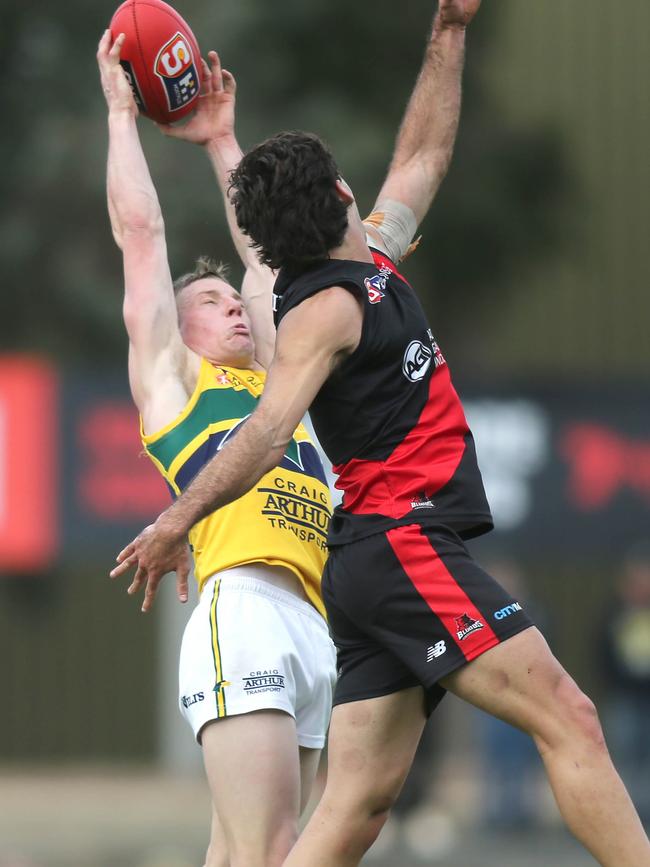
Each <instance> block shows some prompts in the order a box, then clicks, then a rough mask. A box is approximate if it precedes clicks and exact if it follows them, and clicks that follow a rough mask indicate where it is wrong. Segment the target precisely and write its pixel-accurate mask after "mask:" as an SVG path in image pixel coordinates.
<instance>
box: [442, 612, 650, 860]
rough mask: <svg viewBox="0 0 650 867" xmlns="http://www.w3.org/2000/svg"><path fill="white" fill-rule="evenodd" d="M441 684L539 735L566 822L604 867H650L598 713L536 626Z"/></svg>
mask: <svg viewBox="0 0 650 867" xmlns="http://www.w3.org/2000/svg"><path fill="white" fill-rule="evenodd" d="M442 683H443V685H444V686H445V687H447V689H449V690H450V691H451V692H453V693H455V694H456V695H458V696H459V697H460V698H463V699H466V700H467V701H469V702H471V703H472V704H473V705H475V706H476V707H479V708H481V709H482V710H484V711H487V713H490V714H492V715H494V716H497V717H500V718H501V719H503V720H505V721H506V722H509V723H511V724H513V725H515V726H517V727H518V728H520V729H523V730H524V731H526V732H528V733H529V734H531V735H532V736H533V738H534V740H535V743H536V744H537V747H538V749H539V752H540V754H541V757H542V760H543V761H544V765H545V767H546V771H547V773H548V777H549V780H550V783H551V786H552V788H553V793H554V795H555V798H556V800H557V803H558V806H559V808H560V812H561V813H562V816H563V817H564V820H565V822H566V823H567V825H568V827H569V829H570V830H571V831H572V832H573V834H574V835H575V836H576V837H577V838H578V840H580V842H581V843H583V844H584V846H585V847H586V848H587V849H588V850H589V851H590V852H591V854H592V855H593V856H594V858H596V860H597V861H598V862H599V864H601V865H603V867H647V865H648V864H650V842H648V838H647V836H646V833H645V831H644V830H643V826H642V825H641V822H640V820H639V817H638V815H637V813H636V810H635V809H634V806H633V804H632V802H631V800H630V797H629V795H628V794H627V791H626V790H625V787H624V785H623V783H622V781H621V779H620V777H619V775H618V773H617V772H616V769H615V768H614V766H613V764H612V761H611V759H610V757H609V753H608V751H607V747H606V745H605V740H604V738H603V733H602V729H601V727H600V723H599V721H598V715H597V713H596V709H595V708H594V706H593V704H592V702H591V701H590V700H589V699H588V698H587V696H585V695H584V693H582V692H581V691H580V689H579V688H578V686H577V685H576V684H575V682H574V681H573V680H572V679H571V678H570V677H569V675H568V674H567V673H566V671H565V670H564V669H563V668H562V666H561V665H560V664H559V662H558V661H557V660H556V659H555V657H554V656H553V654H552V653H551V651H550V649H549V647H548V645H547V644H546V641H545V640H544V638H543V637H542V635H541V633H540V632H539V631H538V630H537V629H535V628H531V629H527V630H525V631H524V632H521V633H519V634H518V635H515V636H514V637H513V638H510V639H508V640H507V641H505V642H503V643H502V644H500V645H498V646H497V647H494V648H492V650H489V651H488V652H487V653H484V654H483V655H482V656H480V657H479V658H478V659H475V660H474V661H473V662H470V663H469V664H468V665H466V666H464V667H463V668H461V669H459V670H458V671H456V672H454V673H453V674H452V675H450V676H449V677H447V678H445V679H444V680H443V681H442Z"/></svg>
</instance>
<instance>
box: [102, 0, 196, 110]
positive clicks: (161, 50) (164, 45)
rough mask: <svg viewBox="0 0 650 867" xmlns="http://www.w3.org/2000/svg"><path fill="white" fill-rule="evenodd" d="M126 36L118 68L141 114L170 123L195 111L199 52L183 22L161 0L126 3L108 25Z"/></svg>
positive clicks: (114, 35) (112, 29)
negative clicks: (127, 81) (121, 68)
mask: <svg viewBox="0 0 650 867" xmlns="http://www.w3.org/2000/svg"><path fill="white" fill-rule="evenodd" d="M110 29H111V36H112V37H113V39H115V38H116V37H117V36H119V35H120V33H124V35H125V37H126V38H125V40H124V44H123V46H122V51H121V54H120V58H121V63H122V67H123V68H124V71H125V72H126V75H127V78H128V79H129V82H130V84H131V88H132V89H133V95H134V97H135V101H136V103H137V104H138V108H139V109H140V112H141V113H142V114H144V115H146V116H147V117H150V118H151V119H152V120H155V121H158V123H173V122H174V121H175V120H179V118H181V117H184V116H185V115H186V114H189V112H191V111H192V109H194V108H195V107H196V100H197V98H198V96H199V91H200V90H201V53H200V51H199V46H198V43H197V41H196V38H195V37H194V34H193V33H192V31H191V30H190V28H189V26H188V25H187V24H186V22H185V21H184V20H183V19H182V18H181V16H180V15H179V14H178V12H176V10H175V9H172V7H171V6H169V5H168V4H167V3H163V2H162V0H126V2H125V3H122V5H121V6H120V7H119V9H118V10H117V11H116V12H115V14H114V15H113V18H112V19H111V24H110Z"/></svg>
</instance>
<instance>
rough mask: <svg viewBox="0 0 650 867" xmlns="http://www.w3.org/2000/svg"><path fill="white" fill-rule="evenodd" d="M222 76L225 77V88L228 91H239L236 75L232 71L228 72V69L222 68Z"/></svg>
mask: <svg viewBox="0 0 650 867" xmlns="http://www.w3.org/2000/svg"><path fill="white" fill-rule="evenodd" d="M221 77H222V78H223V89H224V90H225V92H226V93H231V94H233V95H234V94H235V93H236V91H237V82H236V81H235V76H234V75H233V74H232V72H228V70H227V69H222V70H221Z"/></svg>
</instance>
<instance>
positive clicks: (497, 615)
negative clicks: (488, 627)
mask: <svg viewBox="0 0 650 867" xmlns="http://www.w3.org/2000/svg"><path fill="white" fill-rule="evenodd" d="M516 611H521V605H520V603H519V602H513V603H512V605H506V607H505V608H500V609H499V610H498V611H495V612H494V619H495V620H505V618H506V617H510V615H511V614H514V613H515V612H516Z"/></svg>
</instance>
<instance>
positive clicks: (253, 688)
mask: <svg viewBox="0 0 650 867" xmlns="http://www.w3.org/2000/svg"><path fill="white" fill-rule="evenodd" d="M242 680H243V681H244V692H246V693H247V694H248V695H259V693H261V692H280V690H282V689H284V675H283V674H280V672H279V671H278V669H277V668H269V669H266V670H264V671H251V672H250V674H249V675H248V677H243V678H242Z"/></svg>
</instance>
